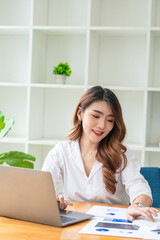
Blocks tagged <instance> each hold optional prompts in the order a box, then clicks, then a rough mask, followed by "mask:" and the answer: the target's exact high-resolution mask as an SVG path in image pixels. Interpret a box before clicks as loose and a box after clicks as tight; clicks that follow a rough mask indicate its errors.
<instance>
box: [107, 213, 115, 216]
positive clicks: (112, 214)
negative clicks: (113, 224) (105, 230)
mask: <svg viewBox="0 0 160 240" xmlns="http://www.w3.org/2000/svg"><path fill="white" fill-rule="evenodd" d="M106 215H111V216H114V215H116V214H115V213H106Z"/></svg>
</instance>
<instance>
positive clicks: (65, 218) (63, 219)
mask: <svg viewBox="0 0 160 240" xmlns="http://www.w3.org/2000/svg"><path fill="white" fill-rule="evenodd" d="M75 220H76V218H71V217H66V216H61V221H62V223H68V222H73V221H75Z"/></svg>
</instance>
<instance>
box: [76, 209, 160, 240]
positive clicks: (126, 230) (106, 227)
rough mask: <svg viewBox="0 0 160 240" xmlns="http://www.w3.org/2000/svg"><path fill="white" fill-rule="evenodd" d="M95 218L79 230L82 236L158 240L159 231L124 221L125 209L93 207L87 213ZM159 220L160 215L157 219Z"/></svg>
mask: <svg viewBox="0 0 160 240" xmlns="http://www.w3.org/2000/svg"><path fill="white" fill-rule="evenodd" d="M88 213H89V214H93V215H94V216H95V217H94V218H93V219H92V220H91V221H90V222H89V223H88V224H87V225H86V226H85V227H83V228H82V229H81V231H80V233H83V234H98V235H106V236H117V237H131V238H145V239H160V231H149V230H148V229H147V230H146V229H145V230H144V228H141V227H139V226H138V225H137V224H135V223H134V222H130V221H128V220H127V219H126V208H115V207H105V206H96V205H95V206H93V207H92V208H91V209H90V210H89V211H88ZM157 219H159V220H160V215H159V216H158V217H157Z"/></svg>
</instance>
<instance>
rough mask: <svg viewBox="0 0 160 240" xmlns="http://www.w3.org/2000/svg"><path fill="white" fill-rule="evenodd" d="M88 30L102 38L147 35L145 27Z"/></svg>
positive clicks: (93, 28) (91, 28)
mask: <svg viewBox="0 0 160 240" xmlns="http://www.w3.org/2000/svg"><path fill="white" fill-rule="evenodd" d="M90 30H91V31H94V32H96V33H97V34H99V35H103V36H104V35H105V36H130V35H131V36H132V35H135V36H137V35H138V36H141V35H146V34H147V28H145V27H90Z"/></svg>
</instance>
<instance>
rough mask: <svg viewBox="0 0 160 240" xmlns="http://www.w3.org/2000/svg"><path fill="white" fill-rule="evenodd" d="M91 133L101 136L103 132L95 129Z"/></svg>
mask: <svg viewBox="0 0 160 240" xmlns="http://www.w3.org/2000/svg"><path fill="white" fill-rule="evenodd" d="M92 131H93V133H94V134H95V135H96V136H99V137H100V136H102V134H103V132H102V131H97V130H92Z"/></svg>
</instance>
